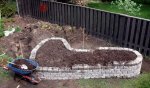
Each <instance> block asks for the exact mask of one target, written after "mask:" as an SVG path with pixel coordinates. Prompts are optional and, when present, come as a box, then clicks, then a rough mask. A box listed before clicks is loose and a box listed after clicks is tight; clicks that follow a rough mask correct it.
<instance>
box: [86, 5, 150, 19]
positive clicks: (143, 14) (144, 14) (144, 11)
mask: <svg viewBox="0 0 150 88" xmlns="http://www.w3.org/2000/svg"><path fill="white" fill-rule="evenodd" d="M88 7H91V8H96V9H100V10H105V11H110V12H114V13H122V14H127V15H130V16H136V17H140V18H146V19H150V10H149V9H148V8H150V5H142V7H141V10H140V11H139V13H140V14H138V13H136V15H133V14H130V13H127V11H125V10H124V9H123V10H122V9H119V8H118V7H117V6H116V5H114V4H111V3H97V2H96V3H95V2H94V3H93V2H90V3H89V4H88Z"/></svg>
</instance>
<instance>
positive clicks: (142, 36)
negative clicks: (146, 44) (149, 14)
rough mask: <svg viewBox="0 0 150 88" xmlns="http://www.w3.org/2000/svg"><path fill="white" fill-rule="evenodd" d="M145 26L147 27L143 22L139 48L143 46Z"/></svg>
mask: <svg viewBox="0 0 150 88" xmlns="http://www.w3.org/2000/svg"><path fill="white" fill-rule="evenodd" d="M146 25H147V22H146V21H144V22H143V26H142V33H141V38H140V46H141V47H142V46H143V41H144V35H145V31H146ZM139 51H141V49H139Z"/></svg>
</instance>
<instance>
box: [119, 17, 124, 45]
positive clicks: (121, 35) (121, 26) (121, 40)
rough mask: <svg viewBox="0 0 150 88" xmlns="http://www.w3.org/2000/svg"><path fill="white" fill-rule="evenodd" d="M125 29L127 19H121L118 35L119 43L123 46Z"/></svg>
mask: <svg viewBox="0 0 150 88" xmlns="http://www.w3.org/2000/svg"><path fill="white" fill-rule="evenodd" d="M124 28H125V17H120V25H119V34H118V43H119V44H120V45H121V46H122V45H123V44H122V43H123V35H124V34H123V32H124V30H125V29H124Z"/></svg>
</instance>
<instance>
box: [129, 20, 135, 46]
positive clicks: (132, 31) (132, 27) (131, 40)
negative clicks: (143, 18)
mask: <svg viewBox="0 0 150 88" xmlns="http://www.w3.org/2000/svg"><path fill="white" fill-rule="evenodd" d="M135 24H136V19H133V20H132V23H131V25H132V26H131V34H130V35H131V36H130V39H129V47H130V48H132V46H133V37H134V35H135ZM130 43H131V44H130Z"/></svg>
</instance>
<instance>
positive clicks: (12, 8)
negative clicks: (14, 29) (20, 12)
mask: <svg viewBox="0 0 150 88" xmlns="http://www.w3.org/2000/svg"><path fill="white" fill-rule="evenodd" d="M0 10H1V12H2V13H1V15H2V17H11V16H12V15H14V14H16V12H17V10H16V2H14V1H6V2H3V3H1V4H0Z"/></svg>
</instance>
